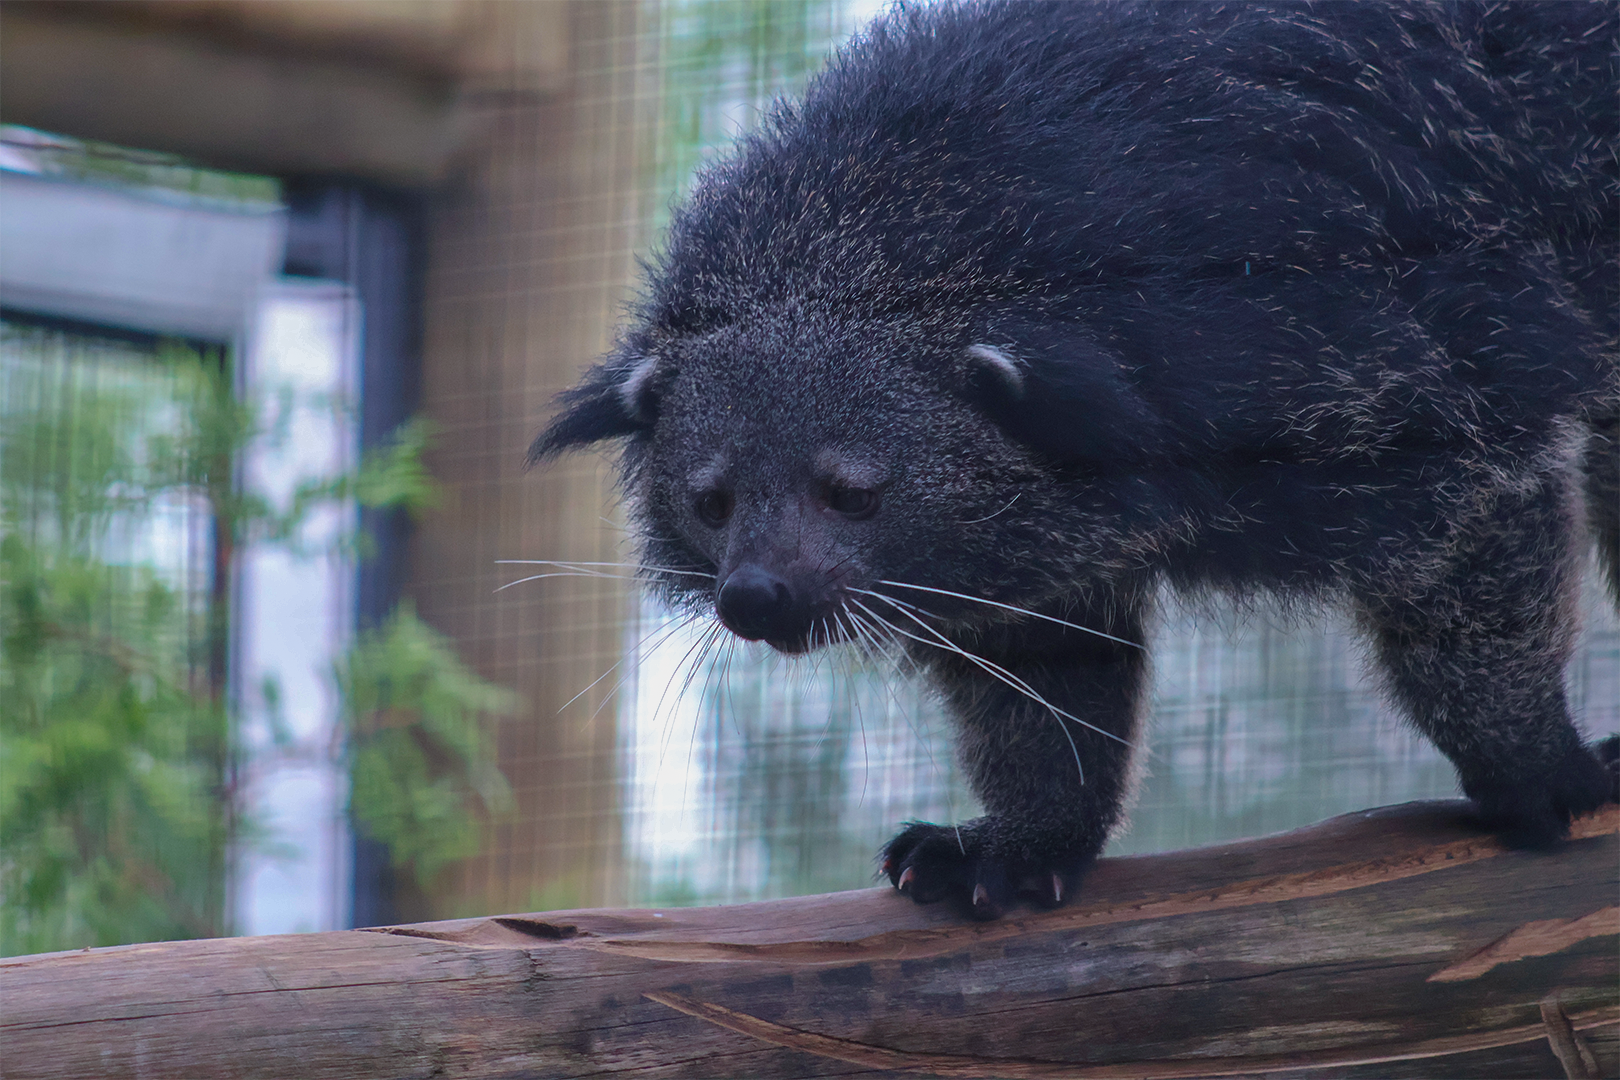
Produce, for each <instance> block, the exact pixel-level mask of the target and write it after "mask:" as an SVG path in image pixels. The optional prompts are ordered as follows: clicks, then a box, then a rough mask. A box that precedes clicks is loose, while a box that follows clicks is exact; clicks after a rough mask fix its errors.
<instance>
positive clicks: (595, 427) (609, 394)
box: [528, 356, 658, 465]
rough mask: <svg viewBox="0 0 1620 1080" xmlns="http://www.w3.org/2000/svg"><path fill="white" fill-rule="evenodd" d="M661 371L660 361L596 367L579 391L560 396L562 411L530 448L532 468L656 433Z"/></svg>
mask: <svg viewBox="0 0 1620 1080" xmlns="http://www.w3.org/2000/svg"><path fill="white" fill-rule="evenodd" d="M657 368H658V358H657V357H655V356H638V357H634V358H632V359H630V360H629V361H625V360H622V359H621V360H617V361H613V360H610V361H607V362H605V363H601V364H598V365H596V366H595V367H593V368H592V369H591V370H590V371H589V372H587V373H586V375H585V378H584V380H583V381H581V382H580V384H579V385H578V386H576V387H574V388H573V389H571V390H565V391H563V392H562V393H561V394H558V395H557V404H558V405H559V406H560V407H561V410H562V411H561V412H559V413H558V414H557V416H556V418H555V419H553V420H552V421H551V423H550V424H548V425H547V426H546V429H545V430H544V431H542V432H541V433H540V435H539V437H538V438H536V439H535V440H534V443H533V444H532V445H531V446H530V447H529V458H528V462H529V464H530V465H538V464H539V463H540V462H542V461H546V460H548V459H550V458H553V457H556V456H557V455H558V454H560V453H562V452H563V451H564V450H569V449H572V448H573V447H576V446H589V445H590V444H591V443H594V442H600V441H601V440H603V439H612V438H617V437H619V436H624V435H636V434H639V433H642V432H646V431H650V430H652V426H653V423H654V421H656V420H657V419H658V397H657V392H656V390H657V387H656V385H655V381H656V380H655V376H656V372H657Z"/></svg>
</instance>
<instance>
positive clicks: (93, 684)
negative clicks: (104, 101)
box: [0, 319, 232, 955]
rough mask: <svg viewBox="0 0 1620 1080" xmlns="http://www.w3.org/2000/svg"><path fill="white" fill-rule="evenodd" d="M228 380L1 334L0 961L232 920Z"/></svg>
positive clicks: (176, 361)
mask: <svg viewBox="0 0 1620 1080" xmlns="http://www.w3.org/2000/svg"><path fill="white" fill-rule="evenodd" d="M222 378H223V373H222V368H221V360H220V357H219V355H218V354H217V352H216V353H214V354H213V355H201V354H199V353H197V352H196V351H194V350H191V349H186V348H182V347H180V346H176V345H172V344H171V345H160V344H158V343H157V342H155V341H141V340H122V339H117V338H111V337H102V336H98V335H95V334H93V333H85V332H79V331H77V330H65V329H61V328H58V327H53V326H41V325H36V324H29V323H26V322H17V321H14V320H11V319H7V320H6V321H5V322H0V582H3V588H4V590H5V594H4V597H3V603H0V608H3V612H0V624H3V626H4V633H5V635H6V638H7V640H6V655H5V663H4V665H3V666H0V703H3V704H0V743H3V746H4V766H3V768H4V783H3V784H0V813H3V816H4V834H3V835H4V841H5V846H4V852H3V854H0V895H3V896H4V898H5V903H4V904H3V905H0V952H4V953H5V954H8V955H9V954H15V953H25V952H34V951H43V950H46V949H55V948H61V947H63V945H64V943H66V942H75V943H77V942H81V941H82V942H86V943H95V944H115V943H121V942H124V941H130V940H135V941H151V940H162V939H165V938H175V937H203V936H209V935H212V934H218V933H220V932H221V931H222V929H223V927H224V926H225V924H226V913H225V910H224V900H225V874H224V869H225V860H226V857H227V845H228V843H229V840H230V829H231V824H232V823H231V822H230V821H229V820H228V818H229V814H228V813H225V812H221V810H222V807H224V805H225V804H224V802H223V800H219V799H217V798H216V797H215V793H216V792H218V791H220V790H222V789H224V788H225V787H226V786H227V785H228V783H229V779H230V776H229V772H230V769H229V765H230V763H229V760H228V756H227V742H226V739H227V729H226V722H225V713H224V711H223V709H222V707H221V701H222V697H223V693H224V689H225V687H224V675H225V662H226V653H225V646H226V641H225V637H224V633H223V630H224V621H223V619H224V614H225V612H224V604H225V600H226V597H225V595H224V591H223V585H224V582H223V581H222V580H221V579H220V577H219V575H218V573H217V566H218V563H217V561H216V557H217V555H218V554H219V553H218V550H217V547H218V546H217V544H216V539H217V531H216V527H215V526H216V513H217V512H218V507H217V505H216V504H215V503H214V502H213V501H212V500H211V498H210V496H211V495H214V496H217V495H218V494H219V491H218V489H217V488H215V489H209V488H208V486H207V485H206V484H205V483H204V482H203V479H204V478H205V477H206V475H207V465H208V462H207V461H206V460H202V459H201V458H202V455H200V454H199V451H200V450H203V449H204V448H207V447H209V446H211V445H217V444H212V443H211V442H210V437H211V435H213V434H216V432H211V431H210V430H209V426H210V422H211V421H214V422H217V421H218V420H219V415H218V412H217V411H210V409H209V408H208V404H209V403H210V402H218V401H220V400H221V395H220V394H219V393H218V387H219V385H220V383H221V380H222ZM225 385H227V386H228V383H226V384H225ZM227 400H228V399H227ZM227 471H228V470H227Z"/></svg>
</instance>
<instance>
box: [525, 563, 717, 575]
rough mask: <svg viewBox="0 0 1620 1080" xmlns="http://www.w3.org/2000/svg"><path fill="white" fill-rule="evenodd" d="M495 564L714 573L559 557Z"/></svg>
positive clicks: (700, 571)
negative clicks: (576, 560) (562, 558)
mask: <svg viewBox="0 0 1620 1080" xmlns="http://www.w3.org/2000/svg"><path fill="white" fill-rule="evenodd" d="M495 565H497V566H556V567H561V568H562V569H564V570H573V569H575V568H577V567H581V566H591V567H595V566H607V567H613V568H614V569H618V570H634V571H640V570H650V571H653V572H655V573H660V574H684V575H687V576H688V577H701V578H713V577H714V575H713V574H710V573H708V572H706V571H703V570H680V569H676V568H675V567H673V566H653V565H651V564H649V563H636V562H565V561H563V560H560V559H496V560H495Z"/></svg>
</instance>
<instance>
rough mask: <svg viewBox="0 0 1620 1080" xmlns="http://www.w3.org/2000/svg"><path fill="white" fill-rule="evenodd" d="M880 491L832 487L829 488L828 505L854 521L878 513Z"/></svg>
mask: <svg viewBox="0 0 1620 1080" xmlns="http://www.w3.org/2000/svg"><path fill="white" fill-rule="evenodd" d="M878 502H879V498H878V493H877V492H875V491H872V490H870V489H868V488H851V487H837V486H834V487H830V488H828V489H827V507H828V509H830V510H833V511H836V512H837V513H840V514H842V515H844V516H845V517H847V518H850V519H851V520H854V521H860V520H861V519H863V518H869V517H871V516H872V515H873V514H875V513H877V508H878Z"/></svg>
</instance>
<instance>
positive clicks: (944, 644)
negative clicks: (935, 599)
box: [853, 600, 1130, 784]
mask: <svg viewBox="0 0 1620 1080" xmlns="http://www.w3.org/2000/svg"><path fill="white" fill-rule="evenodd" d="M853 602H854V603H856V604H859V605H860V607H861V608H862V609H863V610H865V611H866V612H867V613H868V614H871V615H872V617H873V618H878V617H879V616H878V615H877V614H876V613H875V612H873V611H872V610H871V609H870V608H868V607H867V606H866V605H865V604H861V602H860V601H859V600H856V601H853ZM903 614H905V615H906V616H908V617H909V618H911V619H912V620H914V621H915V622H916V623H917V625H919V626H921V627H922V628H923V629H924V630H927V631H928V632H929V633H931V634H933V635H934V636H935V637H936V638H938V639H939V641H938V642H932V641H928V640H926V639H924V638H920V637H917V636H916V635H914V634H909V633H907V632H906V631H905V630H902V629H900V627H898V626H895V625H894V624H893V623H888V625H889V627H890V629H892V630H894V631H895V632H896V633H901V634H905V635H906V636H907V637H909V638H911V639H912V640H914V641H918V642H921V643H922V644H924V645H934V646H935V647H936V648H941V649H944V650H945V651H947V652H952V653H955V654H957V655H958V656H961V657H962V658H963V659H965V660H968V661H970V662H972V663H974V664H977V665H978V666H979V667H981V668H983V669H984V670H985V671H988V672H989V673H990V674H992V675H994V676H995V677H996V678H997V679H999V680H1000V681H1002V682H1004V683H1006V684H1007V685H1008V686H1010V687H1012V688H1013V689H1014V690H1017V691H1018V692H1019V693H1021V694H1023V695H1024V696H1025V697H1027V698H1029V699H1030V700H1031V701H1033V702H1035V703H1037V704H1039V705H1041V706H1043V707H1045V708H1046V709H1047V710H1049V711H1050V712H1051V713H1052V719H1054V720H1056V721H1057V726H1058V730H1060V731H1062V732H1063V737H1064V738H1065V739H1067V740H1069V749H1070V750H1072V751H1073V752H1074V767H1075V768H1076V769H1078V770H1079V772H1080V782H1081V783H1082V784H1084V783H1085V782H1086V767H1085V765H1084V764H1083V763H1082V762H1081V760H1080V747H1079V746H1078V745H1077V744H1076V743H1075V741H1074V735H1073V734H1072V733H1071V732H1070V731H1069V729H1068V728H1067V727H1066V726H1065V725H1064V723H1063V718H1064V717H1067V718H1068V719H1070V720H1073V721H1074V722H1075V723H1077V724H1079V725H1080V726H1081V727H1086V728H1090V729H1091V730H1092V731H1095V732H1097V733H1098V734H1100V735H1107V736H1108V737H1109V738H1111V739H1119V741H1120V742H1125V740H1124V739H1120V738H1119V736H1118V735H1115V734H1114V733H1113V732H1111V731H1104V730H1103V729H1102V728H1100V727H1098V726H1097V725H1095V724H1088V723H1086V722H1085V721H1084V720H1081V719H1080V718H1079V717H1077V716H1074V715H1072V714H1070V713H1066V712H1064V711H1063V710H1062V709H1059V708H1058V707H1057V706H1055V705H1053V704H1052V703H1051V702H1050V701H1047V700H1046V699H1045V698H1044V697H1042V696H1041V695H1040V694H1038V693H1036V692H1035V689H1034V688H1033V687H1031V686H1030V685H1029V684H1028V683H1026V682H1024V680H1023V679H1020V678H1019V677H1018V676H1016V675H1014V674H1013V673H1012V672H1010V671H1008V670H1007V669H1006V668H1004V667H1002V666H1001V665H999V664H996V663H993V662H991V661H989V660H986V659H985V658H984V657H982V656H975V655H974V654H972V653H970V652H968V651H967V650H966V649H964V648H962V647H961V646H960V645H958V644H956V643H955V642H954V641H951V640H950V639H949V638H947V637H945V635H943V634H941V633H940V632H939V631H937V630H935V629H934V628H933V627H931V626H929V625H928V624H927V623H925V622H923V621H922V620H921V619H919V618H917V616H915V615H913V614H911V612H909V611H905V612H903ZM1125 745H1127V746H1129V745H1130V743H1125Z"/></svg>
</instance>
